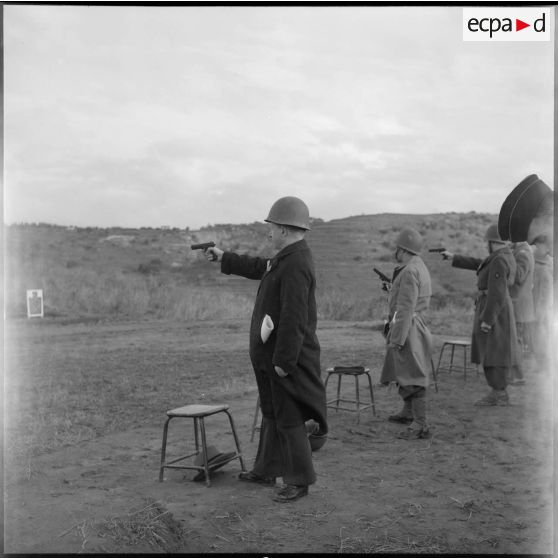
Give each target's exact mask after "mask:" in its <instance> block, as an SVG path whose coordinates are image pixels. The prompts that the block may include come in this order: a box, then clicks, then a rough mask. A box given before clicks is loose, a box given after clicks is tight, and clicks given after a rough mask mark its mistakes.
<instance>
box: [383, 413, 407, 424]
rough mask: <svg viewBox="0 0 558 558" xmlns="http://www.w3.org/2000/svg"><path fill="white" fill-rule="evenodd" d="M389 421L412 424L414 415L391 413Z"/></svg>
mask: <svg viewBox="0 0 558 558" xmlns="http://www.w3.org/2000/svg"><path fill="white" fill-rule="evenodd" d="M388 420H389V422H398V423H400V424H411V423H412V422H413V417H404V416H403V415H390V416H389V417H388Z"/></svg>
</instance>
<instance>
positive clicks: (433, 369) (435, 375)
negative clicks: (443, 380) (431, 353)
mask: <svg viewBox="0 0 558 558" xmlns="http://www.w3.org/2000/svg"><path fill="white" fill-rule="evenodd" d="M438 366H439V365H438ZM430 367H431V368H432V377H433V378H434V388H435V389H436V393H438V374H437V373H436V368H434V359H433V358H431V359H430Z"/></svg>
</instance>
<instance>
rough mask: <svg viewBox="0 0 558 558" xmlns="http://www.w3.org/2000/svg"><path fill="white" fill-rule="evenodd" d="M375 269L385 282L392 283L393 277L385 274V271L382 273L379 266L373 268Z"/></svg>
mask: <svg viewBox="0 0 558 558" xmlns="http://www.w3.org/2000/svg"><path fill="white" fill-rule="evenodd" d="M373 269H374V273H376V275H377V276H378V277H379V278H380V279H381V280H382V281H383V282H384V283H391V279H390V278H389V277H388V276H387V275H385V274H384V273H382V272H381V271H380V270H379V269H378V268H376V267H375V268H373Z"/></svg>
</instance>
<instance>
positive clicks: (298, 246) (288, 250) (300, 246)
mask: <svg viewBox="0 0 558 558" xmlns="http://www.w3.org/2000/svg"><path fill="white" fill-rule="evenodd" d="M302 250H308V244H306V240H305V239H304V238H303V239H302V240H297V241H296V242H293V243H292V244H289V245H288V246H285V248H283V249H281V250H280V251H279V252H277V254H276V256H275V257H274V258H272V260H276V261H278V260H281V259H282V258H284V257H285V256H288V255H289V254H292V253H294V252H300V251H302Z"/></svg>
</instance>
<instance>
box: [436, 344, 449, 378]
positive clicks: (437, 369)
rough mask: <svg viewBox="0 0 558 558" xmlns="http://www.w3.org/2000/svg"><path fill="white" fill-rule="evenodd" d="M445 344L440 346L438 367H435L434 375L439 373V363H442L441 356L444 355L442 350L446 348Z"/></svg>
mask: <svg viewBox="0 0 558 558" xmlns="http://www.w3.org/2000/svg"><path fill="white" fill-rule="evenodd" d="M446 345H447V343H444V344H443V345H442V350H441V351H440V356H439V357H438V366H437V367H436V373H438V372H439V371H440V363H441V362H442V355H443V354H444V349H445V348H446Z"/></svg>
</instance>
